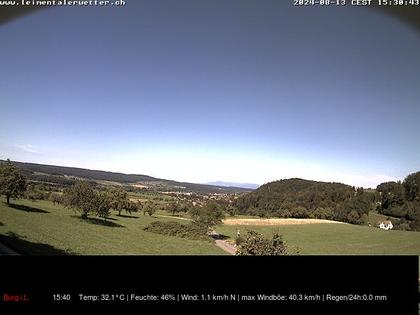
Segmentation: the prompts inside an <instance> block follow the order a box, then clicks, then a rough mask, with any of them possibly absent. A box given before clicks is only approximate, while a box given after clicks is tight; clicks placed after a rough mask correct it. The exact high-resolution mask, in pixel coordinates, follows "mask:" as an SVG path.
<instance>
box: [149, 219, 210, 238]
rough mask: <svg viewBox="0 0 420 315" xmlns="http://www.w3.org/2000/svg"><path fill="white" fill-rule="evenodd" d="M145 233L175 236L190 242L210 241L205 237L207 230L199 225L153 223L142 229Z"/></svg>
mask: <svg viewBox="0 0 420 315" xmlns="http://www.w3.org/2000/svg"><path fill="white" fill-rule="evenodd" d="M144 230H145V231H147V232H152V233H158V234H163V235H169V236H177V237H182V238H187V239H192V240H204V241H210V240H211V239H210V237H209V236H208V235H207V228H203V227H202V226H201V225H194V224H192V223H190V224H181V223H179V222H161V221H155V222H152V223H150V224H149V225H148V226H146V227H145V228H144Z"/></svg>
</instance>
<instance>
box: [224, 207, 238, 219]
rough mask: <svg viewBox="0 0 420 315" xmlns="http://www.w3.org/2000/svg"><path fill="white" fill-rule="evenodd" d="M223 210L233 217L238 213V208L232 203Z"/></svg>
mask: <svg viewBox="0 0 420 315" xmlns="http://www.w3.org/2000/svg"><path fill="white" fill-rule="evenodd" d="M225 211H226V212H227V213H228V214H229V215H230V216H231V217H234V216H235V215H236V214H237V213H238V208H236V207H235V206H234V205H233V204H229V205H228V206H227V207H226V209H225Z"/></svg>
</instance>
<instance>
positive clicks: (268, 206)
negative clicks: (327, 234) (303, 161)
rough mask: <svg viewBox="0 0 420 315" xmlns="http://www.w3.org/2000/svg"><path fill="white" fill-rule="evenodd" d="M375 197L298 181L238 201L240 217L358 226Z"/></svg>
mask: <svg viewBox="0 0 420 315" xmlns="http://www.w3.org/2000/svg"><path fill="white" fill-rule="evenodd" d="M376 198H377V195H376V194H375V193H371V192H365V191H364V190H363V188H358V189H356V188H355V187H352V186H348V185H345V184H341V183H326V182H317V181H310V180H304V179H299V178H293V179H285V180H280V181H275V182H271V183H267V184H265V185H262V186H261V187H260V188H258V189H257V190H255V191H254V192H251V193H249V194H246V195H243V196H241V197H240V198H238V199H237V200H236V202H235V205H236V207H237V209H238V212H239V213H242V214H249V215H258V216H260V217H264V216H275V217H284V218H290V217H291V218H319V219H335V220H339V221H344V222H349V223H356V224H361V223H364V222H365V221H366V220H367V215H368V213H369V211H370V210H372V209H373V208H374V207H375V201H376Z"/></svg>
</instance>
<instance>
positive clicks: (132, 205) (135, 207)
mask: <svg viewBox="0 0 420 315" xmlns="http://www.w3.org/2000/svg"><path fill="white" fill-rule="evenodd" d="M141 208H142V205H141V202H140V200H137V202H134V201H128V203H127V205H126V207H125V211H127V212H128V213H129V214H131V213H132V212H137V211H139V210H140V209H141Z"/></svg>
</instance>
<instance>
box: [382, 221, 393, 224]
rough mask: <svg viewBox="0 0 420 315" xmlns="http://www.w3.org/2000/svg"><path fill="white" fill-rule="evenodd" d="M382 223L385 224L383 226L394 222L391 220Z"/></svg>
mask: <svg viewBox="0 0 420 315" xmlns="http://www.w3.org/2000/svg"><path fill="white" fill-rule="evenodd" d="M381 223H383V224H392V222H391V221H390V220H385V221H382V222H381Z"/></svg>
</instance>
